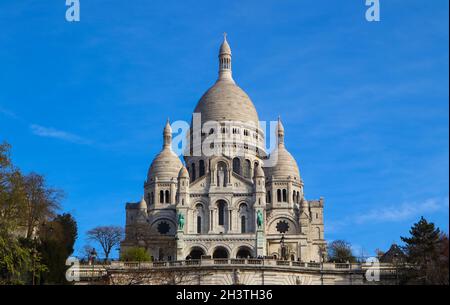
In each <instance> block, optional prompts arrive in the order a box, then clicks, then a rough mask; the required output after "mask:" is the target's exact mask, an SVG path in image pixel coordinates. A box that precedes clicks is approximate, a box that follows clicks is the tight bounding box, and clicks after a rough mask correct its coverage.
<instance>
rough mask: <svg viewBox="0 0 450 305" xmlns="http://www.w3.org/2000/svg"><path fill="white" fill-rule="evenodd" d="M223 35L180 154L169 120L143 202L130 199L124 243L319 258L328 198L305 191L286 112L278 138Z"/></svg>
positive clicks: (159, 252) (168, 255) (168, 254)
mask: <svg viewBox="0 0 450 305" xmlns="http://www.w3.org/2000/svg"><path fill="white" fill-rule="evenodd" d="M231 59H232V53H231V48H230V46H229V44H228V42H227V39H226V36H225V37H224V41H223V43H222V44H221V46H220V49H219V75H218V79H217V81H216V82H215V83H214V85H213V86H212V87H211V88H209V89H208V90H207V91H206V92H205V93H204V94H203V96H202V97H201V98H200V100H199V101H198V103H197V106H196V107H195V109H194V111H193V116H192V121H191V126H190V129H189V132H188V134H187V137H186V138H187V143H188V145H186V147H187V148H186V149H185V151H184V153H183V161H184V162H182V161H181V159H180V158H179V157H178V156H177V154H175V152H174V151H173V149H172V129H171V125H170V122H167V123H166V125H165V127H164V130H163V133H162V136H163V139H162V142H163V145H162V150H161V151H160V153H159V154H158V155H157V156H156V157H155V158H154V159H153V161H152V163H151V165H150V168H149V170H148V174H147V178H146V180H145V182H144V187H143V188H144V189H143V196H142V199H141V200H140V201H139V202H131V203H127V204H126V227H125V239H124V240H123V241H122V243H121V253H124V251H126V250H127V249H128V248H130V247H143V248H145V249H146V250H147V251H148V252H149V254H150V255H151V256H152V258H153V260H154V261H174V260H195V259H202V258H205V259H206V258H275V259H277V260H291V261H300V262H321V261H322V260H323V259H324V256H325V255H326V250H325V244H326V242H325V239H324V223H323V205H324V201H323V199H322V198H320V199H318V200H307V199H306V198H305V196H304V184H303V180H302V178H301V176H300V171H299V168H298V165H297V162H296V160H295V159H294V157H293V156H292V155H291V154H290V153H289V151H288V150H287V145H286V143H285V141H284V135H285V132H288V131H287V130H285V129H284V127H283V125H282V122H281V120H280V119H278V121H277V122H276V140H277V141H276V145H275V147H274V148H273V149H272V150H271V151H270V152H269V151H266V148H265V147H266V145H265V132H264V130H263V129H262V128H261V126H260V121H259V118H258V113H257V111H256V108H255V106H254V104H253V102H252V100H251V99H250V98H249V96H248V95H247V94H246V93H245V92H244V91H243V90H242V89H241V88H240V87H239V86H238V85H237V84H236V82H235V80H234V79H233V76H232V60H231Z"/></svg>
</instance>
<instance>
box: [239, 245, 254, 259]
mask: <svg viewBox="0 0 450 305" xmlns="http://www.w3.org/2000/svg"><path fill="white" fill-rule="evenodd" d="M251 257H252V250H250V249H249V248H247V247H240V248H239V249H238V251H237V253H236V258H251Z"/></svg>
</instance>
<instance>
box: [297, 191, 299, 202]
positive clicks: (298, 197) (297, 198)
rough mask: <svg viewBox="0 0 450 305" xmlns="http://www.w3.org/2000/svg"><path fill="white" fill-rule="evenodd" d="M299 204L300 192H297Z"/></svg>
mask: <svg viewBox="0 0 450 305" xmlns="http://www.w3.org/2000/svg"><path fill="white" fill-rule="evenodd" d="M297 203H300V192H297Z"/></svg>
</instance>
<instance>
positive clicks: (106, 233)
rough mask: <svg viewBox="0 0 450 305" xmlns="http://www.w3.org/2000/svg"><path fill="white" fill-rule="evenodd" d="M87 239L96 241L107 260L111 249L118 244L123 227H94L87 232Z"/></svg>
mask: <svg viewBox="0 0 450 305" xmlns="http://www.w3.org/2000/svg"><path fill="white" fill-rule="evenodd" d="M87 236H88V239H89V240H91V241H94V242H98V243H99V244H100V246H101V247H102V249H103V253H104V254H105V260H108V258H109V254H110V253H111V250H112V249H113V248H114V247H115V246H118V245H119V244H120V241H121V240H122V237H123V229H122V227H119V226H102V227H96V228H93V229H92V230H89V231H88V232H87Z"/></svg>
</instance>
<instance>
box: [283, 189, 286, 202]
mask: <svg viewBox="0 0 450 305" xmlns="http://www.w3.org/2000/svg"><path fill="white" fill-rule="evenodd" d="M286 201H287V193H286V189H284V190H283V202H286Z"/></svg>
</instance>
